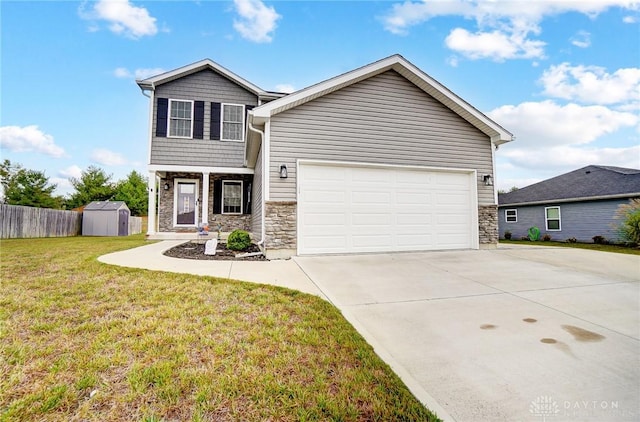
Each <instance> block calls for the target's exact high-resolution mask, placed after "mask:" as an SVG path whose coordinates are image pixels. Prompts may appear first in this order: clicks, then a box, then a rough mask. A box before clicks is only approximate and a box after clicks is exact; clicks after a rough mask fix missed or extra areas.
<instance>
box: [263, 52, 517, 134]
mask: <svg viewBox="0 0 640 422" xmlns="http://www.w3.org/2000/svg"><path fill="white" fill-rule="evenodd" d="M388 70H395V71H396V72H398V73H399V74H401V75H402V76H403V77H405V78H407V80H409V81H410V82H411V83H413V84H414V85H416V86H417V87H419V88H420V89H422V90H423V91H424V92H426V93H427V94H429V95H431V96H432V97H434V98H435V99H436V100H438V101H440V102H441V103H443V104H444V105H445V106H447V107H448V108H449V109H451V110H452V111H453V112H454V113H456V114H458V115H459V116H460V117H462V118H463V119H465V120H466V121H468V122H469V123H470V124H472V125H473V126H474V127H476V128H477V129H478V130H480V131H481V132H482V133H484V134H486V135H487V136H489V137H490V138H491V140H492V141H493V142H494V143H495V144H496V145H501V144H504V143H506V142H511V141H513V140H515V137H514V136H513V134H512V133H511V132H509V131H508V130H506V129H504V128H503V127H502V126H500V125H499V124H498V123H496V122H494V121H493V120H491V119H490V118H489V117H487V116H486V115H485V114H483V113H482V112H480V111H479V110H477V109H476V108H474V107H473V106H472V105H471V104H469V103H467V102H466V101H464V100H463V99H462V98H460V97H458V96H457V95H456V94H454V93H453V92H452V91H451V90H449V89H448V88H447V87H445V86H444V85H442V84H441V83H439V82H438V81H436V80H435V79H433V78H432V77H430V76H429V75H427V74H426V73H424V72H423V71H422V70H420V69H419V68H418V67H416V66H414V65H413V64H412V63H410V62H409V61H407V60H406V59H405V58H404V57H402V56H401V55H399V54H395V55H393V56H389V57H387V58H384V59H381V60H378V61H377V62H374V63H371V64H369V65H366V66H363V67H360V68H358V69H355V70H352V71H350V72H347V73H344V74H342V75H338V76H336V77H334V78H331V79H327V80H326V81H323V82H320V83H318V84H315V85H312V86H310V87H308V88H305V89H302V90H300V91H297V92H294V93H292V94H289V95H287V96H286V97H283V98H281V99H278V100H274V101H272V102H270V103H267V104H265V105H263V106H260V107H257V108H255V109H254V110H253V112H254V116H255V117H256V118H259V119H264V120H267V119H269V118H270V117H271V116H273V115H275V114H278V113H281V112H283V111H286V110H289V109H291V108H293V107H296V106H298V105H301V104H304V103H306V102H308V101H311V100H313V99H316V98H318V97H321V96H323V95H326V94H328V93H331V92H334V91H337V90H339V89H341V88H344V87H346V86H349V85H352V84H355V83H357V82H359V81H361V80H364V79H368V78H370V77H373V76H375V75H378V74H380V73H383V72H386V71H388Z"/></svg>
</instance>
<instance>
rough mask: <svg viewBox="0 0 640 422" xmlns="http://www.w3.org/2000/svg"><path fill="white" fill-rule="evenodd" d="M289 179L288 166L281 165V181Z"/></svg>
mask: <svg viewBox="0 0 640 422" xmlns="http://www.w3.org/2000/svg"><path fill="white" fill-rule="evenodd" d="M287 177H289V175H288V174H287V165H286V164H281V165H280V178H281V179H286V178H287Z"/></svg>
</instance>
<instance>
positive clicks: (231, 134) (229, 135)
mask: <svg viewBox="0 0 640 422" xmlns="http://www.w3.org/2000/svg"><path fill="white" fill-rule="evenodd" d="M222 139H223V140H225V141H242V140H244V106H243V105H236V104H222Z"/></svg>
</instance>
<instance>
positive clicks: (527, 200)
mask: <svg viewBox="0 0 640 422" xmlns="http://www.w3.org/2000/svg"><path fill="white" fill-rule="evenodd" d="M636 196H640V170H637V169H629V168H622V167H611V166H596V165H590V166H586V167H583V168H581V169H578V170H574V171H572V172H569V173H565V174H561V175H560V176H556V177H553V178H551V179H547V180H543V181H542V182H538V183H535V184H533V185H530V186H527V187H525V188H522V189H518V190H516V191H513V192H509V193H501V194H499V195H498V204H499V206H506V205H535V204H544V203H549V202H556V203H557V202H577V201H587V200H595V199H614V198H629V197H636Z"/></svg>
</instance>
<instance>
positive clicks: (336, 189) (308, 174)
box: [298, 163, 478, 254]
mask: <svg viewBox="0 0 640 422" xmlns="http://www.w3.org/2000/svg"><path fill="white" fill-rule="evenodd" d="M298 183H299V194H298V253H299V254H323V253H354V252H387V251H418V250H439V249H467V248H477V242H478V240H477V239H478V237H477V236H478V234H477V233H478V231H477V212H475V211H474V209H476V202H475V200H474V198H475V195H476V192H475V184H474V183H475V178H474V173H470V172H462V171H460V172H453V171H435V170H422V169H406V168H397V167H365V166H362V167H361V166H347V165H335V164H328V163H327V164H325V163H322V164H318V163H313V164H311V163H300V165H299V173H298Z"/></svg>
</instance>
